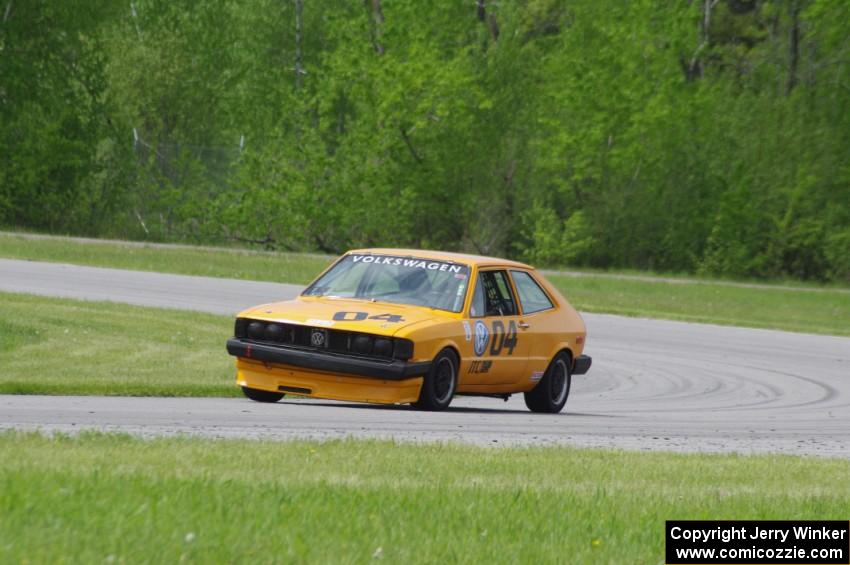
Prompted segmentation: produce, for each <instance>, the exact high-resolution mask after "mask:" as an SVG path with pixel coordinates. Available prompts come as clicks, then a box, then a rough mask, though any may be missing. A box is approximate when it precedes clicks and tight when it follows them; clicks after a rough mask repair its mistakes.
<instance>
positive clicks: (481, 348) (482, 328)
mask: <svg viewBox="0 0 850 565" xmlns="http://www.w3.org/2000/svg"><path fill="white" fill-rule="evenodd" d="M489 342H490V330H488V329H487V325H486V324H485V323H484V322H482V321H481V320H478V321H477V322H475V341H474V342H473V344H472V348H473V349H474V350H475V355H477V356H478V357H481V356H482V355H484V352H485V351H487V344H488V343H489Z"/></svg>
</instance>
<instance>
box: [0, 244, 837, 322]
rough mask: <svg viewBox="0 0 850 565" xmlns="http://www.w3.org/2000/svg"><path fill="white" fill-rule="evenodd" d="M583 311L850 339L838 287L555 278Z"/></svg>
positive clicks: (254, 258)
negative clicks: (847, 337) (789, 286)
mask: <svg viewBox="0 0 850 565" xmlns="http://www.w3.org/2000/svg"><path fill="white" fill-rule="evenodd" d="M0 257H6V258H16V259H29V260H37V261H58V262H65V263H74V264H80V265H92V266H100V267H114V268H123V269H136V270H144V271H159V272H167V273H178V274H189V275H204V276H211V277H224V278H235V279H249V280H262V281H273V282H289V283H301V284H305V283H307V282H309V281H310V280H312V278H313V277H314V276H315V275H316V274H318V273H319V272H320V271H321V270H322V269H324V268H325V267H326V266H327V265H328V264H329V263H330V261H331V260H332V258H331V257H326V256H317V255H309V254H298V253H269V252H253V251H247V250H234V249H226V248H220V249H217V248H192V247H188V246H173V247H168V246H166V247H162V246H145V245H141V244H138V243H126V244H121V243H104V242H97V243H82V242H75V241H72V240H68V239H62V238H48V239H36V240H32V239H26V238H25V236H12V235H0ZM549 278H550V280H551V281H552V282H553V283H554V284H555V285H556V286H557V287H558V288H559V289H560V290H561V291H562V292H563V293H564V296H566V297H567V298H568V299H569V300H570V302H571V303H572V304H573V305H574V306H575V307H576V308H578V309H579V310H582V311H585V312H599V313H609V314H621V315H626V316H641V317H647V318H666V319H674V320H683V321H690V322H704V323H714V324H724V325H734V326H749V327H756V328H768V329H778V330H788V331H798V332H808V333H821V334H832V335H850V292H848V291H847V290H846V289H838V288H829V287H824V288H811V289H799V290H794V289H788V288H783V287H775V288H770V287H761V288H751V287H746V286H735V285H730V284H729V283H728V282H726V281H718V282H717V283H711V282H709V281H705V280H699V281H697V282H694V283H693V284H677V283H671V282H665V281H664V279H659V280H658V281H647V280H634V279H618V278H612V277H611V275H610V274H608V275H604V274H599V275H593V274H587V275H585V276H582V277H568V276H557V275H551V276H550V277H549Z"/></svg>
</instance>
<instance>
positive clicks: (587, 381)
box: [0, 259, 850, 458]
mask: <svg viewBox="0 0 850 565" xmlns="http://www.w3.org/2000/svg"><path fill="white" fill-rule="evenodd" d="M299 290H300V287H298V286H294V285H283V284H272V283H263V282H249V281H237V280H225V279H215V278H204V277H189V276H180V275H169V274H158V273H146V272H137V271H122V270H116V269H101V268H93V267H79V266H71V265H63V264H56V263H39V262H30V261H16V260H5V259H0V291H7V292H26V293H32V294H40V295H46V296H60V297H67V298H78V299H86V300H110V301H115V302H126V303H131V304H139V305H148V306H158V307H166V308H169V307H170V308H182V309H187V310H201V311H205V312H212V313H217V314H234V313H235V312H236V311H238V310H240V309H242V308H243V307H246V306H251V305H255V304H259V303H263V302H271V301H275V300H282V299H286V298H289V297H292V296H293V295H295V294H296V293H297V292H298V291H299ZM568 298H569V297H568ZM584 319H585V322H586V323H587V327H588V340H587V342H588V345H587V349H586V352H587V353H588V354H589V355H591V356H592V357H593V368H592V369H591V370H590V372H589V373H588V374H587V375H582V376H576V377H574V379H573V385H572V386H573V388H572V392H571V394H570V398H569V401H568V402H567V406H566V408H565V409H564V413H562V414H559V415H537V414H531V413H530V412H528V411H527V410H526V408H525V405H524V403H523V401H522V397H521V396H514V397H513V398H511V399H510V400H509V401H508V402H502V401H500V400H493V399H481V398H464V397H459V398H456V399H455V401H454V402H453V403H452V406H451V408H450V409H449V410H448V411H446V412H442V413H427V412H417V411H415V410H412V409H410V408H408V407H404V406H401V407H385V406H370V405H361V404H350V403H341V402H330V401H321V400H309V399H293V400H289V399H288V398H287V399H284V401H282V402H280V403H278V404H273V405H262V404H258V403H254V402H251V401H249V400H247V399H241V398H239V399H234V398H209V399H207V398H122V397H59V396H54V397H50V396H0V428H18V429H43V430H57V431H75V430H81V429H92V428H95V429H102V430H110V431H125V432H131V433H137V434H142V435H162V434H193V435H203V436H212V437H245V438H273V439H282V438H293V437H303V438H321V439H324V438H339V437H348V436H355V437H376V438H393V439H396V440H402V441H433V440H437V441H465V442H471V443H476V444H481V445H551V444H568V445H578V446H594V447H620V448H627V449H635V450H672V451H716V452H730V451H735V452H742V453H756V452H759V453H761V452H772V453H790V454H813V455H821V456H831V457H843V458H848V457H850V339H848V338H840V337H830V336H815V335H808V334H797V333H789V332H779V331H768V330H755V329H745V328H733V327H723V326H714V325H705V324H691V323H682V322H672V321H664V320H649V319H641V318H626V317H620V316H609V315H598V314H585V315H584ZM227 337H228V336H224V335H223V336H222V349H221V350H222V363H228V364H229V363H231V362H232V361H231V360H230V358H229V357H228V356H227V354H226V353H225V351H224V341H225V339H226V338H227Z"/></svg>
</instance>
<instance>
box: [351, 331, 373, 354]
mask: <svg viewBox="0 0 850 565" xmlns="http://www.w3.org/2000/svg"><path fill="white" fill-rule="evenodd" d="M351 348H352V349H353V350H354V351H356V352H357V353H361V354H363V355H366V354H368V353H370V352H371V351H372V338H371V337H369V336H368V335H363V334H360V335H358V336H357V337H355V338H354V340H353V341H352V342H351Z"/></svg>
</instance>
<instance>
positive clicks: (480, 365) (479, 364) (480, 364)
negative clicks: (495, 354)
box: [467, 361, 493, 374]
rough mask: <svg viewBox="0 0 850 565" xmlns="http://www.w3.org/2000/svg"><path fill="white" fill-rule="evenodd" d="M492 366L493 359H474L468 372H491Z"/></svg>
mask: <svg viewBox="0 0 850 565" xmlns="http://www.w3.org/2000/svg"><path fill="white" fill-rule="evenodd" d="M492 366H493V362H492V361H473V362H472V363H470V364H469V370H468V371H467V373H480V374H483V373H489V372H490V367H492Z"/></svg>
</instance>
